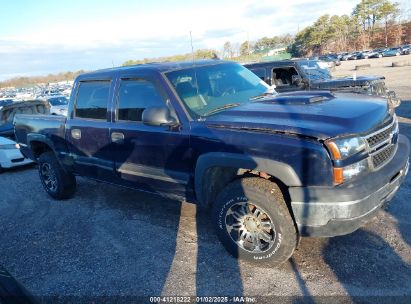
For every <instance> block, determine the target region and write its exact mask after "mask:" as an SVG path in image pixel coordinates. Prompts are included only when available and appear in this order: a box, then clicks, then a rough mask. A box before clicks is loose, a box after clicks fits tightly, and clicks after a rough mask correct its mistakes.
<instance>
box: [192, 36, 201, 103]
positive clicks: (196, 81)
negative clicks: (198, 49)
mask: <svg viewBox="0 0 411 304" xmlns="http://www.w3.org/2000/svg"><path fill="white" fill-rule="evenodd" d="M190 43H191V55H192V57H193V70H194V81H195V88H196V91H197V95H199V96H200V92H199V90H198V80H197V70H196V65H195V57H194V46H193V35H192V34H191V31H190Z"/></svg>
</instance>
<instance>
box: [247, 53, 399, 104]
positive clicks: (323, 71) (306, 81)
mask: <svg viewBox="0 0 411 304" xmlns="http://www.w3.org/2000/svg"><path fill="white" fill-rule="evenodd" d="M244 66H245V67H247V68H248V69H250V70H251V71H252V72H254V73H255V74H256V75H257V76H259V77H260V78H261V79H262V80H264V81H265V82H266V83H267V84H269V85H275V89H276V90H277V91H278V92H289V91H300V90H330V91H333V92H334V91H337V92H352V93H360V94H366V95H371V96H381V97H384V98H387V99H388V100H389V101H390V103H391V104H392V105H393V106H395V107H397V106H399V104H400V100H399V99H398V98H397V97H396V94H395V92H393V91H390V90H388V89H387V87H386V85H385V81H384V80H385V78H384V77H382V76H357V77H356V78H355V79H354V78H353V77H341V78H333V77H332V76H331V73H330V71H329V69H328V66H327V64H326V63H324V62H321V61H317V60H306V59H297V60H281V61H268V62H258V63H250V64H245V65H244Z"/></svg>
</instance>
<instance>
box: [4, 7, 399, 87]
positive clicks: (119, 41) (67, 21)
mask: <svg viewBox="0 0 411 304" xmlns="http://www.w3.org/2000/svg"><path fill="white" fill-rule="evenodd" d="M404 1H405V0H404ZM358 2H359V0H344V1H341V0H340V1H330V0H285V1H278V0H271V1H266V0H245V1H241V0H201V1H197V0H190V1H187V0H185V1H169V0H161V1H159V0H145V1H139V0H116V1H107V0H98V1H97V0H89V1H87V0H83V1H81V0H70V1H68V0H59V1H56V0H42V1H35V0H31V1H30V0H15V1H10V0H0V11H1V18H0V81H1V80H5V79H9V78H12V77H17V76H32V75H47V74H49V73H57V72H64V71H76V70H79V69H85V70H95V69H100V68H107V67H112V66H119V65H121V64H122V63H123V62H125V61H126V60H129V59H133V60H136V59H143V58H153V57H160V56H168V55H176V54H184V53H189V52H191V44H190V31H191V33H192V37H193V46H194V49H200V48H213V49H216V50H218V51H221V50H222V47H223V44H224V42H225V41H230V42H231V43H241V42H243V41H245V40H247V39H249V40H251V41H253V40H257V39H259V38H261V37H264V36H267V37H272V36H274V35H281V34H286V33H291V34H295V33H296V32H297V31H298V29H303V28H304V27H305V26H308V25H310V24H312V23H313V22H314V21H315V20H316V19H317V18H318V17H319V16H321V15H323V14H332V15H334V14H338V15H342V14H350V13H351V12H352V9H353V8H354V6H355V5H356V4H357V3H358Z"/></svg>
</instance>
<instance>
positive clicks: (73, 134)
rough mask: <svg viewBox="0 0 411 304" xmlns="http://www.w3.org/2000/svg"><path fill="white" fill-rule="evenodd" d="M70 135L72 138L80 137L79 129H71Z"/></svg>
mask: <svg viewBox="0 0 411 304" xmlns="http://www.w3.org/2000/svg"><path fill="white" fill-rule="evenodd" d="M71 137H73V138H74V139H81V130H80V129H71Z"/></svg>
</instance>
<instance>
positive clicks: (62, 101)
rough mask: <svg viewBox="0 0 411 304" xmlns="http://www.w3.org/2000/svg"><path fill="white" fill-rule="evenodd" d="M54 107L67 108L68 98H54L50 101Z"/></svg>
mask: <svg viewBox="0 0 411 304" xmlns="http://www.w3.org/2000/svg"><path fill="white" fill-rule="evenodd" d="M48 101H49V103H50V104H51V105H52V106H66V105H68V98H67V97H53V98H49V99H48Z"/></svg>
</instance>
